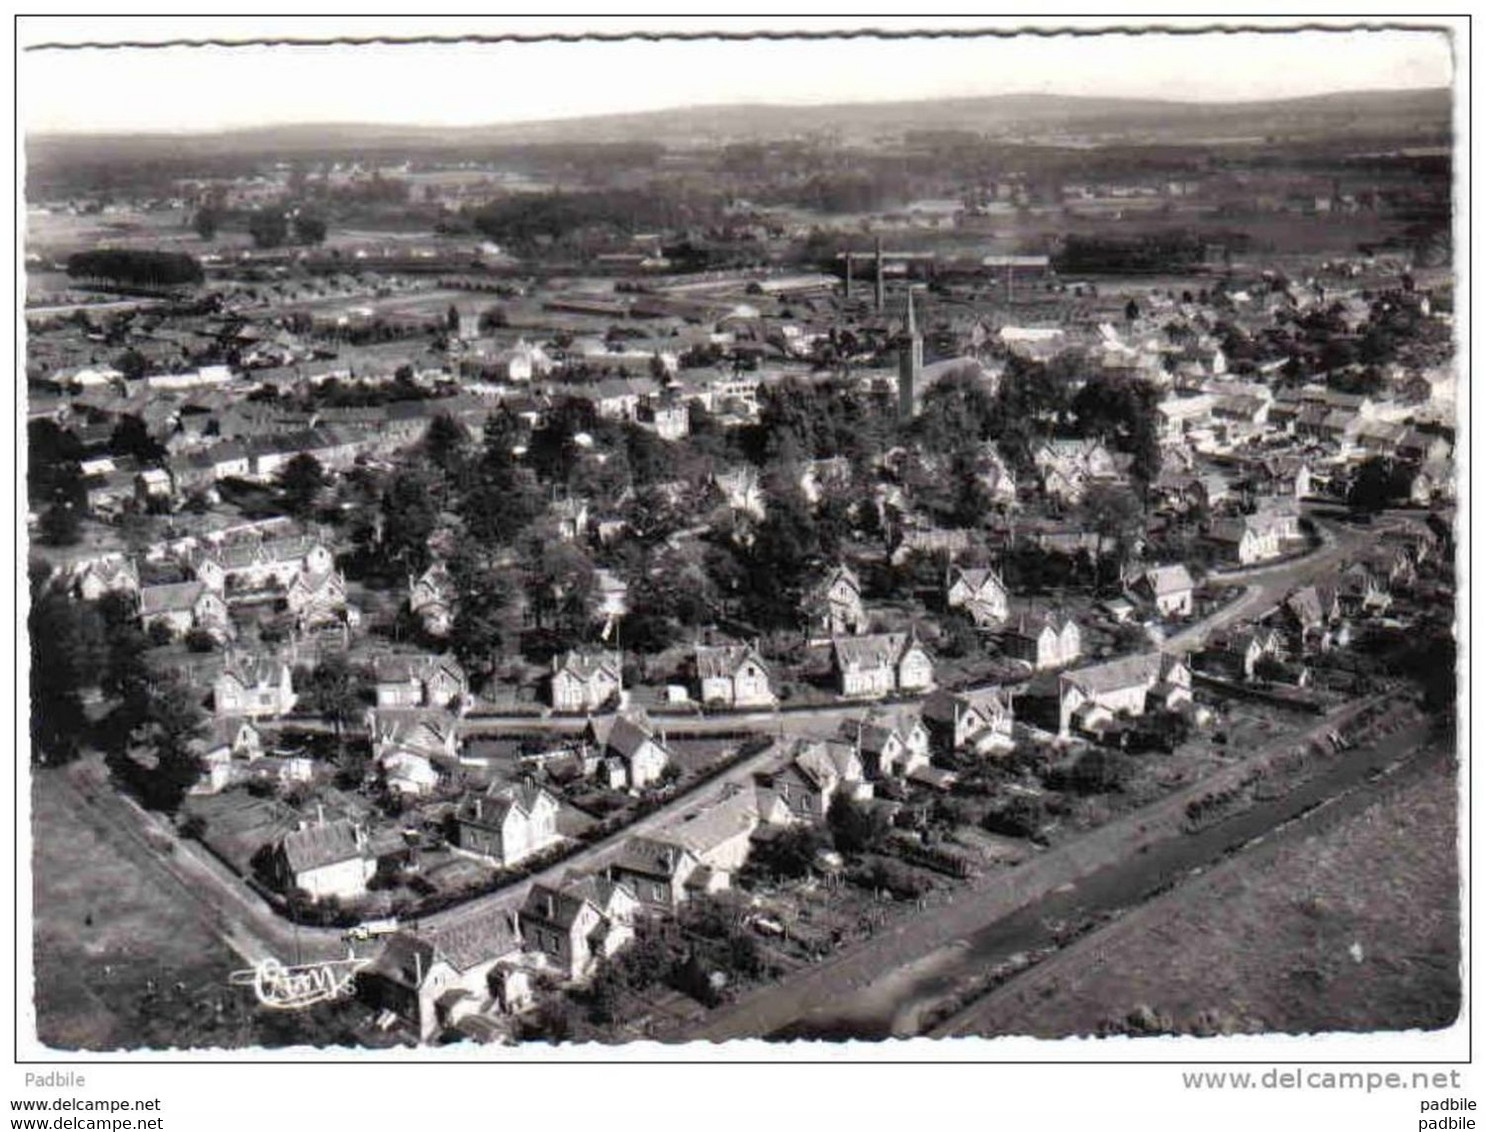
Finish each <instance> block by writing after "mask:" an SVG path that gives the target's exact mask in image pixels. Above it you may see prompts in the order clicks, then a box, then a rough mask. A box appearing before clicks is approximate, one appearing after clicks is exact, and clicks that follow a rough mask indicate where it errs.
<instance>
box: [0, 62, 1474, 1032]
mask: <svg viewBox="0 0 1486 1132" xmlns="http://www.w3.org/2000/svg"><path fill="white" fill-rule="evenodd" d="M1400 34H1402V33H1400ZM1271 38H1272V37H1271ZM518 49H519V48H511V50H518ZM1012 49H1013V47H1012V45H1011V43H1010V42H1006V43H1002V44H999V45H994V46H988V47H987V48H986V50H987V51H991V52H995V51H1000V52H1006V51H1009V50H1012ZM1123 49H1124V48H1122V47H1119V46H1118V45H1111V46H1110V47H1109V48H1108V50H1109V51H1111V52H1114V51H1117V50H1123ZM286 50H287V49H286ZM821 50H823V51H824V50H831V48H830V47H829V46H827V45H823V46H822V47H821ZM1256 50H1258V49H1257V48H1256ZM74 54H75V53H74ZM1443 58H1444V59H1445V60H1446V63H1445V65H1444V66H1443V67H1442V69H1441V70H1440V72H1439V75H1438V79H1437V82H1436V83H1435V85H1432V86H1431V85H1425V84H1420V85H1415V86H1411V87H1410V88H1408V89H1394V88H1392V87H1391V86H1390V84H1389V82H1388V81H1387V78H1386V76H1382V77H1378V78H1376V79H1374V78H1373V77H1371V76H1370V75H1369V74H1368V73H1366V72H1365V71H1362V72H1354V73H1351V74H1350V76H1349V77H1348V78H1347V79H1346V81H1345V82H1343V81H1342V80H1341V79H1338V85H1337V86H1336V88H1335V89H1334V90H1332V91H1330V92H1329V93H1319V94H1311V95H1307V96H1304V97H1284V98H1271V97H1266V96H1264V94H1263V92H1262V91H1260V92H1258V93H1256V95H1255V96H1254V97H1252V98H1249V99H1242V100H1240V99H1234V98H1227V99H1218V98H1214V97H1210V96H1205V95H1201V94H1200V93H1199V94H1194V95H1193V97H1191V98H1190V99H1185V98H1178V97H1166V98H1160V99H1152V98H1140V99H1137V98H1128V97H1122V96H1115V95H1111V96H1107V97H1106V96H1100V95H1098V94H1096V93H1090V92H1088V91H1087V90H1083V89H1082V88H1080V90H1079V93H1076V94H1065V93H1060V92H1059V91H1060V90H1061V88H1059V87H1057V85H1056V83H1054V84H1053V85H1052V86H1050V87H1049V88H1048V92H1040V93H1024V92H1021V91H1018V90H1014V89H1012V90H1003V89H1002V88H1000V87H997V86H994V85H992V86H989V87H987V89H986V92H985V93H984V94H983V95H978V96H975V97H968V96H967V97H961V98H953V99H948V98H929V99H921V98H915V97H901V98H900V97H898V96H897V94H895V91H896V89H897V88H896V87H894V86H893V84H892V81H891V78H890V76H889V77H888V78H885V79H884V81H883V83H882V84H881V86H880V88H879V90H880V92H879V93H878V94H877V95H875V96H874V97H872V98H866V97H860V98H859V97H856V96H853V97H852V98H851V99H843V100H840V101H835V102H833V101H831V100H829V99H824V98H817V99H816V100H815V101H814V102H813V103H811V104H809V105H803V104H798V103H793V104H785V103H783V102H780V103H777V104H776V103H772V102H771V101H770V99H769V96H768V90H767V88H765V87H760V88H758V89H759V94H758V95H757V96H756V97H755V99H754V100H753V101H752V102H751V103H750V104H747V105H744V104H726V105H718V104H714V102H713V100H709V99H708V98H705V97H703V92H699V93H698V95H697V97H696V99H695V104H693V105H679V104H678V105H673V106H671V107H670V108H668V109H659V110H653V111H647V112H642V113H622V114H605V113H604V112H603V111H602V110H601V109H600V110H595V111H594V112H593V113H590V114H588V115H586V116H576V117H575V116H569V117H561V118H544V117H541V116H523V115H521V114H518V113H516V111H517V110H519V100H518V101H517V104H515V105H514V106H513V105H512V104H510V102H509V99H508V100H506V102H504V103H502V104H501V105H499V106H497V101H498V100H499V98H500V97H501V96H499V95H498V93H491V94H489V96H488V97H489V98H490V99H492V101H491V103H490V105H491V111H490V114H489V117H488V120H489V121H490V122H491V123H492V124H489V125H459V126H453V125H428V126H426V127H424V126H416V125H404V124H356V123H339V124H335V125H323V126H322V125H316V124H314V123H315V118H314V115H313V113H312V111H310V110H305V111H302V112H301V114H300V118H299V120H297V121H291V120H284V121H279V120H274V121H272V122H265V124H263V125H260V126H256V127H252V128H233V129H223V130H219V131H216V132H210V131H198V132H192V133H189V134H178V133H174V132H172V130H171V128H170V127H169V123H168V122H167V123H165V124H162V125H160V126H159V127H158V128H155V129H146V128H139V129H136V130H133V131H110V130H105V131H88V130H82V129H76V130H55V131H53V130H47V129H40V128H37V129H31V130H28V132H27V135H26V137H25V138H24V158H25V163H26V166H25V174H24V175H25V194H26V199H25V216H24V225H25V227H24V235H23V244H22V252H23V254H24V257H25V265H24V266H25V293H24V311H23V312H22V313H23V323H24V335H25V348H24V350H25V352H24V365H25V407H26V420H25V442H24V444H25V459H26V483H25V488H24V491H25V505H26V507H27V513H26V514H25V516H24V529H25V540H24V541H25V549H24V553H25V555H26V568H27V570H28V578H27V581H26V585H25V590H26V593H27V594H28V596H29V605H28V606H24V605H23V613H22V616H23V617H24V619H25V627H26V630H27V640H28V644H27V645H22V646H21V647H23V648H25V647H28V648H29V670H30V681H29V694H30V708H29V710H30V734H31V757H30V760H29V764H30V766H29V776H27V772H26V770H25V768H24V767H23V769H22V771H21V774H22V776H23V777H22V782H23V790H24V791H25V792H26V793H27V795H28V797H29V808H30V826H29V838H30V840H29V855H30V858H31V861H30V869H31V888H32V890H31V892H30V894H29V896H30V903H31V906H32V908H31V917H32V918H31V921H30V923H31V933H32V961H31V963H32V966H31V971H32V976H33V980H34V986H33V988H32V991H31V995H32V998H33V1002H34V1015H35V1039H36V1041H37V1042H39V1043H40V1044H41V1045H43V1046H45V1047H47V1048H49V1049H53V1050H95V1051H101V1050H127V1049H172V1048H184V1049H213V1048H227V1049H245V1048H250V1047H284V1046H320V1047H355V1048H359V1049H370V1050H393V1049H399V1048H400V1049H425V1048H432V1047H440V1046H445V1045H449V1044H452V1043H470V1044H474V1043H484V1044H487V1045H490V1046H492V1047H499V1046H502V1045H506V1046H509V1045H516V1044H521V1043H567V1042H593V1043H625V1042H633V1041H655V1042H662V1043H685V1042H726V1041H729V1040H733V1039H745V1038H753V1039H768V1040H770V1041H773V1042H788V1041H807V1040H815V1041H821V1040H828V1041H845V1040H884V1039H893V1038H951V1037H953V1038H964V1037H982V1038H984V1037H997V1036H1003V1035H1022V1036H1035V1037H1039V1038H1046V1039H1056V1038H1064V1037H1069V1036H1089V1037H1115V1036H1137V1037H1138V1036H1155V1035H1185V1036H1198V1037H1218V1036H1221V1035H1233V1034H1265V1033H1286V1034H1312V1033H1324V1032H1336V1031H1351V1032H1359V1031H1361V1032H1372V1031H1405V1030H1438V1029H1440V1028H1443V1027H1449V1026H1451V1025H1453V1024H1454V1022H1455V1019H1456V1016H1457V1013H1458V1012H1459V1010H1460V1008H1461V1000H1462V987H1461V975H1460V965H1461V942H1460V939H1461V923H1460V910H1461V898H1460V894H1459V884H1460V872H1459V867H1458V862H1457V833H1458V828H1457V825H1458V823H1457V815H1458V809H1459V805H1458V786H1457V782H1458V759H1457V744H1456V731H1457V726H1456V683H1457V675H1456V637H1457V626H1456V612H1457V606H1456V549H1457V528H1456V515H1455V504H1456V483H1457V472H1456V424H1457V421H1456V396H1455V395H1456V385H1457V380H1456V364H1457V356H1456V346H1455V326H1454V323H1455V318H1456V306H1455V276H1454V271H1455V266H1456V265H1455V259H1454V254H1453V252H1454V248H1453V242H1452V223H1453V219H1454V217H1453V212H1452V178H1453V176H1454V172H1455V170H1454V160H1453V153H1454V151H1453V145H1454V131H1453V129H1452V91H1451V83H1452V75H1451V73H1450V71H1449V68H1448V49H1446V51H1445V52H1444V54H1443ZM991 69H992V70H993V69H994V68H991ZM427 77H428V78H429V79H433V76H427ZM491 81H492V83H495V86H493V87H492V88H491V89H492V91H494V90H496V88H497V87H498V86H499V84H498V82H496V80H495V79H492V80H491ZM987 81H988V82H989V81H991V80H990V79H988V80H987ZM434 84H435V85H436V80H434ZM1194 89H1195V88H1194ZM19 427H20V426H19V424H18V425H17V428H18V429H19ZM23 668H24V662H23ZM23 694H24V693H23ZM18 761H19V762H21V763H23V764H24V763H25V762H26V760H24V759H22V760H18ZM24 837H25V833H24V831H23V838H24ZM22 845H23V848H24V847H25V846H26V845H27V843H26V842H25V841H24V840H23V841H22ZM23 993H24V990H23Z"/></svg>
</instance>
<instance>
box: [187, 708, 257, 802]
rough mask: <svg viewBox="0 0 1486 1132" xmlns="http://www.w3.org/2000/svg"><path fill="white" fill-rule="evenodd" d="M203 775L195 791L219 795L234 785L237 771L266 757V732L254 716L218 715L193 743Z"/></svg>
mask: <svg viewBox="0 0 1486 1132" xmlns="http://www.w3.org/2000/svg"><path fill="white" fill-rule="evenodd" d="M192 749H193V752H194V753H195V754H196V756H197V757H198V758H200V759H201V764H202V775H201V779H200V781H199V782H197V783H196V785H195V786H193V787H192V788H191V793H193V794H217V793H220V792H221V791H222V790H225V789H226V788H227V787H228V786H230V785H232V782H233V779H234V773H233V772H234V770H236V769H237V768H238V767H239V766H246V765H251V764H252V763H255V762H257V761H258V760H259V759H261V758H262V757H263V735H262V733H261V732H260V731H259V730H258V728H257V727H256V726H255V725H254V724H253V721H252V720H250V719H245V718H243V717H241V716H215V717H213V718H212V719H211V720H210V721H208V723H207V725H206V727H205V729H204V731H203V732H202V734H201V735H200V736H198V737H197V738H196V739H195V740H194V741H193V743H192Z"/></svg>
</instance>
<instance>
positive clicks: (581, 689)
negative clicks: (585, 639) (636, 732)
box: [552, 649, 621, 712]
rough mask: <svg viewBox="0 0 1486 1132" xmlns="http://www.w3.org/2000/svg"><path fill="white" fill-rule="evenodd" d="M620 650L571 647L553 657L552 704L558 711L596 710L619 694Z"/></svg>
mask: <svg viewBox="0 0 1486 1132" xmlns="http://www.w3.org/2000/svg"><path fill="white" fill-rule="evenodd" d="M620 665H621V660H620V656H619V653H617V652H610V651H607V650H598V649H573V650H572V651H571V652H569V653H567V654H565V655H564V656H563V657H562V659H561V660H558V659H557V658H556V657H554V658H553V660H552V707H553V708H554V709H555V710H557V711H572V712H594V711H599V710H600V709H602V708H603V707H604V706H605V705H607V704H608V703H609V702H610V701H611V700H614V699H616V698H617V697H618V696H619V688H620V680H621V668H620Z"/></svg>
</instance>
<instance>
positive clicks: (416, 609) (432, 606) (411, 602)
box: [408, 562, 454, 637]
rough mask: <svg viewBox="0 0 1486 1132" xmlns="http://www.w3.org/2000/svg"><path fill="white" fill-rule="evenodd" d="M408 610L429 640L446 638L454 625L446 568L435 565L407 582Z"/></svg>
mask: <svg viewBox="0 0 1486 1132" xmlns="http://www.w3.org/2000/svg"><path fill="white" fill-rule="evenodd" d="M408 609H409V610H410V611H411V612H412V614H413V616H414V617H416V618H417V619H418V621H419V623H420V624H421V625H422V626H423V631H424V632H425V633H427V634H428V635H429V636H432V637H445V636H448V635H449V630H450V629H451V628H452V627H453V625H454V584H453V581H452V579H450V577H449V568H448V567H447V566H446V565H444V563H442V562H435V563H434V564H433V565H432V566H430V567H429V568H428V569H427V570H425V571H423V573H422V574H420V575H419V576H418V577H416V578H411V577H410V578H409V579H408Z"/></svg>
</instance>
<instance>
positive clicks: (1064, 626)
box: [1001, 610, 1084, 671]
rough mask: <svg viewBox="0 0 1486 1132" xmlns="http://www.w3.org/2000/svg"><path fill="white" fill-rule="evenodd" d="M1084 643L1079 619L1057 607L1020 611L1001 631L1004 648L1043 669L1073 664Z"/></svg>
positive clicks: (1009, 654) (1017, 658) (1007, 651)
mask: <svg viewBox="0 0 1486 1132" xmlns="http://www.w3.org/2000/svg"><path fill="white" fill-rule="evenodd" d="M1083 647H1084V645H1083V630H1081V629H1080V628H1079V626H1078V622H1077V621H1075V620H1074V619H1073V618H1072V617H1071V616H1069V615H1067V614H1065V613H1058V612H1056V611H1054V610H1045V611H1043V612H1041V613H1035V612H1024V613H1021V614H1018V616H1017V617H1016V619H1015V620H1014V621H1013V622H1012V623H1011V624H1009V625H1008V626H1007V627H1006V628H1005V629H1004V630H1002V632H1001V651H1002V652H1003V653H1005V654H1006V655H1007V656H1009V657H1012V658H1014V659H1016V660H1022V661H1026V663H1028V664H1030V665H1031V666H1032V667H1033V668H1034V669H1037V670H1039V671H1041V670H1042V669H1045V668H1062V667H1063V666H1065V665H1068V664H1072V663H1073V662H1074V661H1075V660H1077V659H1078V658H1079V656H1080V655H1082V653H1083Z"/></svg>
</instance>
